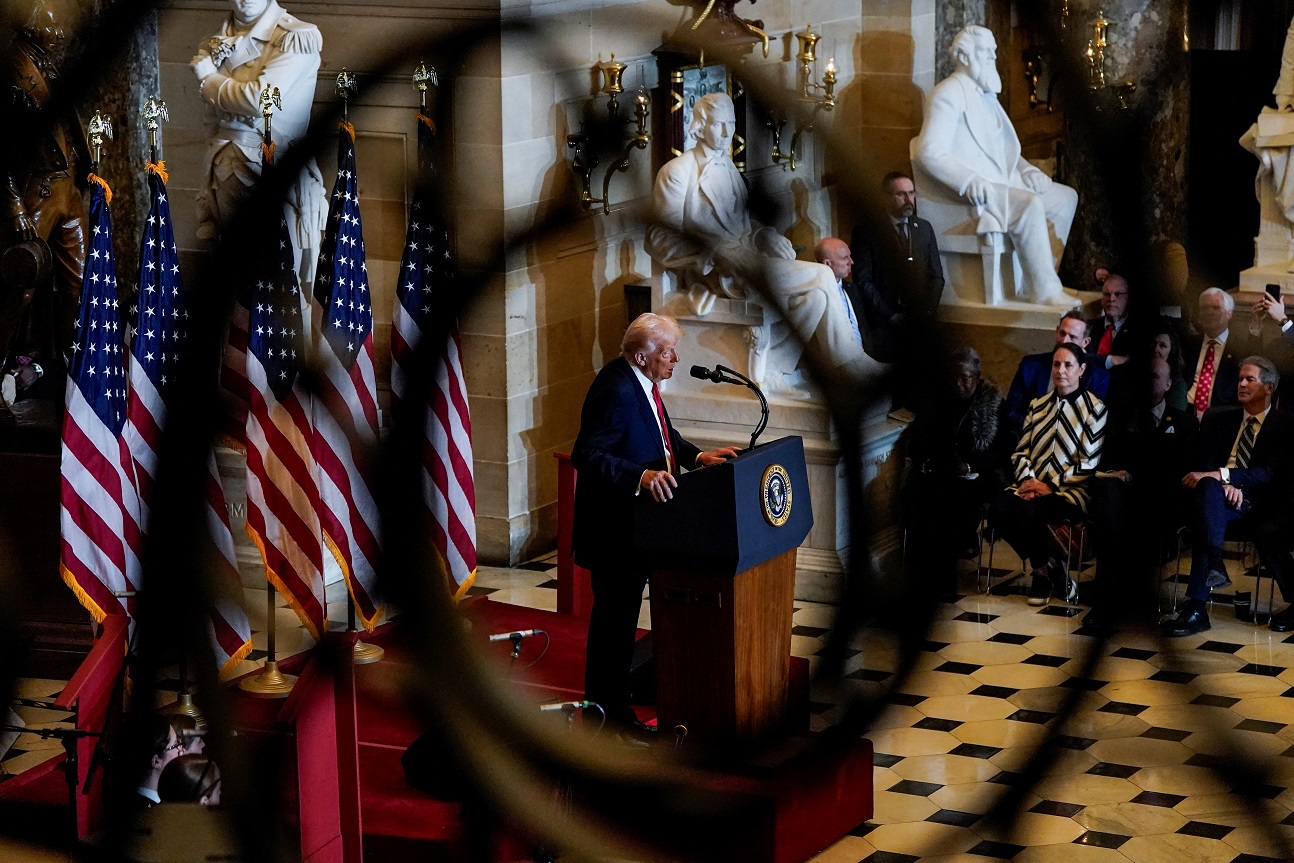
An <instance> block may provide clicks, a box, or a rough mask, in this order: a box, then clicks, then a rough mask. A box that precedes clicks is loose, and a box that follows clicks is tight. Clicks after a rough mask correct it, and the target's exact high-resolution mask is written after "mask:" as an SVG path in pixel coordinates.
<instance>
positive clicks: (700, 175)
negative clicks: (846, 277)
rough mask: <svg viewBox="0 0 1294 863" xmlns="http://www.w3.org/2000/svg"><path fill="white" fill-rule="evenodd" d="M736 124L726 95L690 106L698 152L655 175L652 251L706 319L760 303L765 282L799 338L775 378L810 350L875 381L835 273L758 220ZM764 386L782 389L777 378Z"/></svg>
mask: <svg viewBox="0 0 1294 863" xmlns="http://www.w3.org/2000/svg"><path fill="white" fill-rule="evenodd" d="M735 126H736V113H735V111H734V109H733V103H732V99H731V98H729V96H728V95H727V94H725V93H711V94H709V95H706V96H702V97H701V98H700V99H698V100H697V102H696V105H695V106H694V107H693V109H692V131H693V134H694V135H695V136H696V142H697V143H696V146H694V147H692V148H691V149H690V150H688V151H687V152H685V153H683V154H682V155H680V156H677V157H675V158H674V159H671V160H670V161H668V162H666V163H665V164H664V165H663V166H662V167H661V169H660V171H659V172H658V173H657V174H656V186H655V189H654V190H653V193H652V204H653V207H654V209H655V218H656V221H655V223H654V224H653V225H652V226H651V227H649V228H648V229H647V238H646V248H647V252H648V254H650V255H651V256H652V258H653V259H655V260H656V261H657V262H658V263H660V264H661V265H662V266H663V267H665V268H666V269H669V270H674V271H675V272H676V273H677V274H678V276H679V280H680V285H681V287H682V289H683V290H685V291H686V292H687V293H688V296H689V299H690V301H691V304H692V308H693V310H694V311H695V312H696V313H697V314H699V315H705V314H708V313H709V312H710V310H711V309H712V308H713V306H714V302H715V299H716V298H717V297H729V298H738V299H740V298H745V297H750V298H752V299H757V294H756V292H755V290H754V289H753V288H751V287H750V286H751V284H752V283H753V282H755V281H763V282H764V283H765V284H766V285H767V286H768V289H769V292H770V293H771V295H772V297H771V299H772V300H773V303H774V305H775V307H776V310H777V312H778V313H779V314H780V315H781V317H782V318H783V319H784V320H785V321H786V322H787V324H789V325H790V327H791V329H792V330H793V331H794V333H795V336H794V337H792V338H788V339H785V340H784V341H783V344H782V345H781V346H778V347H779V350H778V352H777V362H778V363H779V364H780V365H783V366H785V368H780V369H772V370H769V374H770V375H771V374H772V373H774V372H780V373H782V374H789V373H791V372H793V371H794V370H795V366H796V365H797V364H798V362H799V359H800V356H801V353H802V351H803V350H804V349H806V348H807V349H808V350H810V351H812V352H814V354H815V355H816V357H817V358H818V359H819V360H820V362H821V364H822V368H824V369H826V370H828V371H832V372H837V373H839V372H843V373H845V374H847V375H851V376H854V377H863V376H866V375H868V374H870V373H871V372H873V371H875V369H876V368H877V365H876V363H875V362H874V361H873V360H872V359H871V358H870V357H868V356H867V355H866V354H865V353H864V352H863V346H862V343H861V342H860V341H859V339H858V337H857V335H856V334H855V331H854V329H853V327H852V326H851V324H850V321H849V312H848V310H847V309H846V308H845V305H844V299H843V297H842V295H841V293H840V291H839V290H838V289H837V287H836V279H835V276H834V275H833V274H832V272H831V269H830V268H829V267H827V266H826V265H824V264H818V263H814V262H811V261H800V260H796V258H795V249H794V248H793V247H792V246H791V242H790V241H789V240H788V239H786V237H784V236H782V235H781V234H779V233H778V232H777V231H776V230H774V229H773V228H769V227H762V226H756V225H754V224H752V223H751V219H750V214H749V212H748V208H747V193H746V184H745V181H744V180H743V179H742V176H741V174H740V172H738V170H737V168H736V166H735V165H733V163H732V157H731V155H730V154H729V149H728V148H729V145H730V144H731V143H732V135H733V131H734V128H735ZM768 347H773V346H765V349H767V348H768ZM755 376H756V377H762V375H760V374H759V373H758V372H756V375H755ZM765 382H766V383H771V384H773V386H772V389H773V390H774V391H777V389H778V387H777V386H776V383H775V381H774V380H771V379H770V380H766V381H765Z"/></svg>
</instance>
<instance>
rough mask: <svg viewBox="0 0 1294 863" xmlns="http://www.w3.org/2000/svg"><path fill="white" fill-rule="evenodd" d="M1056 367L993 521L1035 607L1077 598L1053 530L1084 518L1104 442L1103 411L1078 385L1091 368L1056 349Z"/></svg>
mask: <svg viewBox="0 0 1294 863" xmlns="http://www.w3.org/2000/svg"><path fill="white" fill-rule="evenodd" d="M1051 366H1052V372H1051V378H1052V391H1051V392H1050V393H1047V394H1046V395H1042V396H1039V397H1038V398H1036V399H1034V400H1033V402H1032V403H1031V404H1030V405H1029V413H1028V415H1027V416H1026V417H1025V421H1024V430H1023V432H1022V433H1021V436H1020V443H1019V444H1018V445H1017V446H1016V448H1015V452H1014V453H1012V454H1011V464H1012V468H1013V469H1014V472H1015V485H1013V486H1011V487H1010V488H1008V489H1006V490H1005V491H1002V492H999V493H998V495H997V498H996V499H995V500H994V501H993V508H992V511H991V513H990V515H989V519H990V521H991V523H992V524H993V526H994V529H995V530H996V531H997V535H998V536H999V537H1001V538H1002V539H1005V540H1006V541H1007V542H1008V543H1010V545H1011V547H1012V548H1013V549H1015V551H1016V553H1017V554H1018V555H1020V559H1021V560H1023V561H1026V562H1027V563H1028V565H1029V566H1031V567H1032V573H1031V574H1032V579H1033V580H1032V583H1031V585H1030V588H1029V604H1030V605H1046V604H1047V600H1048V598H1049V597H1050V596H1051V594H1052V593H1053V592H1054V593H1055V594H1056V595H1057V596H1058V597H1060V598H1062V599H1064V600H1065V601H1069V600H1072V599H1074V597H1075V596H1076V595H1077V592H1078V586H1077V585H1076V584H1075V583H1074V581H1073V580H1072V579H1071V578H1070V577H1069V572H1068V571H1067V570H1066V568H1065V564H1064V563H1063V562H1061V560H1060V559H1059V558H1060V557H1061V556H1062V554H1061V549H1060V548H1059V547H1058V543H1057V542H1056V541H1055V539H1054V537H1053V536H1052V532H1051V527H1052V526H1053V525H1055V524H1056V523H1057V522H1060V521H1063V520H1066V519H1076V518H1080V517H1082V515H1083V514H1084V513H1085V512H1086V511H1087V505H1088V489H1087V482H1088V479H1089V478H1090V477H1091V475H1092V473H1093V471H1095V470H1096V466H1097V464H1098V463H1099V462H1100V459H1101V447H1102V445H1103V444H1104V442H1105V420H1106V409H1105V403H1104V402H1102V401H1101V400H1100V399H1099V398H1098V397H1097V396H1095V395H1094V394H1092V393H1091V392H1090V391H1088V390H1085V389H1084V388H1083V387H1082V386H1081V384H1080V382H1081V381H1082V378H1083V374H1084V373H1085V372H1086V371H1087V368H1088V366H1089V363H1088V362H1087V356H1086V354H1084V352H1083V349H1082V348H1081V347H1079V346H1078V345H1076V344H1073V343H1071V342H1063V343H1061V344H1058V345H1057V346H1056V349H1055V351H1053V352H1052V363H1051Z"/></svg>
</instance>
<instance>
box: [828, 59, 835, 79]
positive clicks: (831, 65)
mask: <svg viewBox="0 0 1294 863" xmlns="http://www.w3.org/2000/svg"><path fill="white" fill-rule="evenodd" d="M827 71H828V72H830V73H831V74H833V75H834V74H835V72H836V58H835V57H831V58H829V59H828V60H827Z"/></svg>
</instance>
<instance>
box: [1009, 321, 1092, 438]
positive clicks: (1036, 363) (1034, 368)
mask: <svg viewBox="0 0 1294 863" xmlns="http://www.w3.org/2000/svg"><path fill="white" fill-rule="evenodd" d="M1091 335H1092V334H1091V331H1090V330H1089V328H1088V325H1087V321H1085V320H1084V319H1083V313H1082V312H1081V311H1079V310H1078V309H1073V310H1071V311H1068V312H1065V314H1064V315H1062V316H1061V319H1060V323H1059V324H1057V325H1056V344H1058V345H1063V344H1065V343H1066V342H1068V343H1069V344H1071V345H1078V346H1079V347H1080V348H1082V349H1083V350H1084V351H1086V350H1087V346H1088V344H1090V343H1091V341H1092V338H1091ZM1053 350H1054V348H1053ZM1051 355H1052V351H1045V352H1043V353H1040V354H1028V355H1027V356H1025V357H1024V358H1023V359H1021V360H1020V367H1019V368H1017V369H1016V371H1015V377H1014V378H1013V379H1012V380H1011V389H1010V390H1008V391H1007V394H1006V410H1007V427H1008V428H1009V429H1010V431H1011V433H1012V434H1014V435H1016V436H1017V437H1018V436H1019V434H1020V430H1021V428H1023V427H1024V416H1025V414H1027V413H1028V412H1029V404H1030V403H1031V402H1032V401H1033V400H1034V399H1036V398H1038V397H1039V396H1043V395H1046V394H1047V393H1049V392H1051ZM1079 389H1082V390H1086V391H1087V392H1089V393H1091V394H1092V395H1094V396H1096V397H1097V398H1098V399H1101V400H1102V401H1105V398H1106V396H1107V395H1108V393H1109V389H1110V373H1109V372H1108V371H1106V369H1105V366H1104V365H1102V364H1101V363H1100V362H1098V361H1096V360H1095V359H1094V360H1093V361H1091V362H1089V363H1088V364H1087V371H1086V372H1084V374H1083V379H1082V381H1080V383H1079Z"/></svg>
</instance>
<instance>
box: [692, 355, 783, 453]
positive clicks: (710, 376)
mask: <svg viewBox="0 0 1294 863" xmlns="http://www.w3.org/2000/svg"><path fill="white" fill-rule="evenodd" d="M691 374H692V377H694V378H699V379H700V380H703V381H710V382H711V383H715V384H737V385H739V386H744V387H747V388H749V389H750V390H751V391H752V392H754V393H755V397H756V398H758V399H759V409H760V411H761V415H760V419H759V425H757V426H755V431H754V433H753V434H751V436H750V449H754V448H755V441H756V440H758V439H759V436H760V435H761V434H763V433H764V429H765V428H766V427H767V426H768V399H766V398H764V392H763V390H761V389H760V388H759V386H758V385H757V384H756V383H755V382H754V381H752V380H751V379H750V378H748V377H746V376H745V375H743V374H742V373H741V372H739V371H736V370H735V369H730V368H728V367H727V366H720V365H716V366H715V367H714V371H710V370H709V369H707V368H706V367H705V366H692V371H691Z"/></svg>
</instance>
